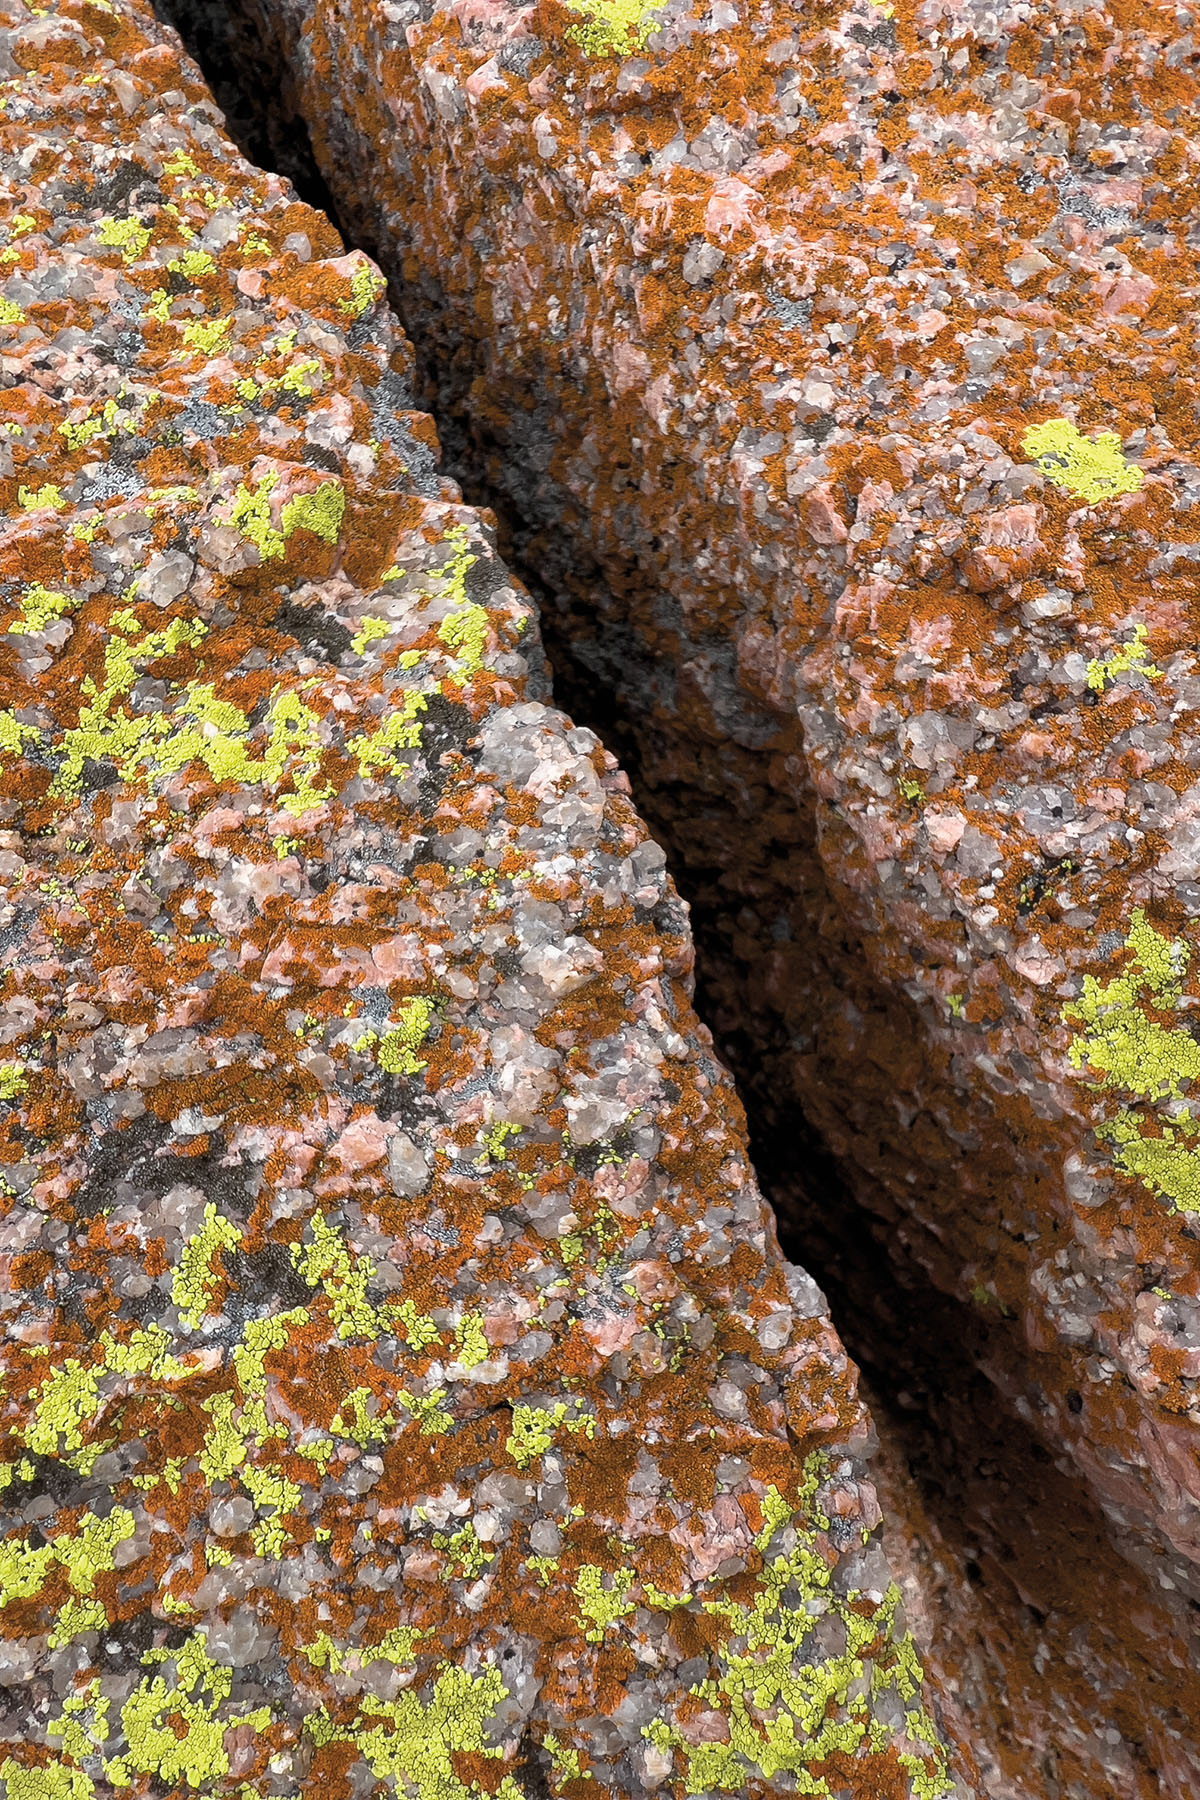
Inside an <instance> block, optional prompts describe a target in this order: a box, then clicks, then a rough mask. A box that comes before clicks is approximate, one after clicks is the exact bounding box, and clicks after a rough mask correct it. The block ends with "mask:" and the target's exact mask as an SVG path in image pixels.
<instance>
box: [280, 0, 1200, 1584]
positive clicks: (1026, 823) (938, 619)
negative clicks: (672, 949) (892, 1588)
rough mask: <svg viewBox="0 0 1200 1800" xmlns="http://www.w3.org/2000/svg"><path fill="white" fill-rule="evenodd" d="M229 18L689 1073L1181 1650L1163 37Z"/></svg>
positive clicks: (1178, 313)
mask: <svg viewBox="0 0 1200 1800" xmlns="http://www.w3.org/2000/svg"><path fill="white" fill-rule="evenodd" d="M255 11H256V13H257V16H258V17H259V18H260V19H261V21H262V28H263V32H264V34H265V36H264V41H265V43H266V44H267V51H266V54H267V56H268V57H269V58H270V59H271V60H272V61H278V62H280V63H281V64H282V65H283V67H284V68H285V69H286V71H287V80H288V83H289V84H290V92H291V93H292V95H293V98H294V101H295V104H296V105H297V107H298V108H299V111H300V114H301V115H302V116H303V118H304V119H305V121H306V123H307V126H308V129H309V131H310V133H311V138H312V143H313V148H314V152H315V155H316V160H317V164H318V167H319V168H320V170H321V172H322V174H323V175H324V177H325V179H326V180H327V181H328V183H329V186H330V189H331V192H332V193H333V195H334V197H335V200H336V203H337V206H338V209H339V214H340V216H341V218H342V220H343V225H344V228H345V229H346V230H348V231H349V232H350V233H351V234H352V235H353V236H354V238H355V240H356V241H359V242H363V243H366V244H370V245H373V246H374V248H375V252H376V254H377V255H378V256H379V258H380V261H381V265H382V266H383V267H384V268H385V269H386V270H387V272H388V273H389V275H390V277H391V278H392V281H393V286H394V290H395V292H396V295H397V305H398V307H399V309H400V312H401V316H402V317H403V318H404V320H405V323H406V325H407V327H408V329H409V330H410V333H411V335H412V336H413V338H414V341H415V342H416V343H417V344H418V345H419V346H420V353H421V358H422V367H423V371H424V375H423V379H424V383H425V387H424V397H425V399H426V402H427V403H428V404H429V405H431V406H432V407H433V408H434V409H435V410H436V412H437V416H438V419H439V427H440V429H441V430H442V433H443V438H444V440H445V441H446V443H447V445H448V451H449V465H450V466H451V467H453V468H455V470H456V471H457V472H459V473H460V474H462V476H463V479H464V480H467V478H468V475H469V477H470V479H471V480H472V481H475V482H478V484H479V485H480V487H481V488H482V489H485V490H486V491H488V492H491V493H494V494H496V495H499V496H503V497H504V499H505V505H506V508H511V513H512V516H513V519H514V520H517V521H520V523H519V524H514V525H513V527H512V535H511V544H512V546H513V547H514V548H515V549H517V550H518V551H519V552H520V555H521V566H522V567H523V568H524V567H526V566H533V567H537V568H538V569H539V570H541V571H542V572H543V574H544V578H545V582H546V587H547V591H548V594H549V603H550V605H551V606H557V607H558V608H559V609H560V611H561V613H562V624H561V629H562V631H563V634H564V636H565V637H566V638H567V639H568V640H569V641H570V643H571V645H572V648H573V651H574V653H575V654H576V655H577V657H578V658H580V659H581V661H582V663H583V664H584V666H585V667H586V668H588V669H589V670H590V671H591V672H592V673H593V675H594V678H595V680H596V681H597V683H598V684H601V685H603V686H604V687H606V689H607V690H608V692H609V693H610V694H611V695H612V696H614V697H615V701H616V704H617V706H618V707H619V710H620V713H621V716H622V717H623V719H624V720H625V721H626V725H627V727H628V731H629V735H630V738H631V739H633V740H636V742H637V743H638V744H639V746H640V752H639V754H640V761H641V768H642V771H643V773H644V774H645V775H646V776H647V786H646V788H645V790H644V792H645V793H646V796H647V805H648V807H649V808H650V810H651V811H652V813H653V816H654V817H655V818H660V817H666V816H667V815H668V814H671V815H672V816H673V817H674V819H675V820H676V822H677V823H676V835H675V846H676V848H677V850H678V851H679V853H680V855H681V858H682V861H683V862H684V863H686V865H687V867H688V871H689V881H690V882H691V883H692V884H693V886H694V887H695V888H697V889H699V888H702V887H704V886H705V885H707V887H708V889H709V891H710V893H715V894H716V896H717V900H716V902H715V903H714V904H715V905H717V906H719V905H720V903H721V901H722V900H723V901H724V906H725V914H726V919H727V923H728V932H727V940H728V944H729V946H730V948H729V952H728V954H729V956H730V957H731V959H732V960H733V962H734V963H737V964H738V965H739V980H738V982H737V983H735V984H733V985H731V987H730V989H729V991H728V993H727V994H726V1005H725V1008H724V1012H723V1016H720V1017H718V1016H714V1017H713V1020H712V1022H713V1026H714V1029H715V1030H716V1031H717V1035H718V1038H719V1039H721V1040H722V1041H723V1039H724V1037H725V1036H726V1035H732V1034H734V1033H739V1032H740V1033H741V1034H743V1036H744V1038H745V1040H746V1041H747V1042H748V1043H749V1044H750V1045H751V1046H755V1045H757V1046H759V1047H760V1049H761V1052H762V1055H761V1063H762V1066H763V1069H764V1071H765V1073H764V1084H765V1085H766V1086H768V1087H769V1089H770V1092H769V1093H768V1094H767V1095H766V1097H765V1098H764V1100H763V1106H764V1108H765V1109H766V1110H767V1111H768V1112H770V1111H771V1110H772V1109H773V1110H774V1113H775V1116H776V1118H777V1119H778V1120H780V1121H781V1122H782V1128H783V1129H786V1128H787V1121H788V1119H789V1116H790V1117H792V1118H793V1119H794V1117H795V1114H796V1111H797V1109H800V1110H802V1112H803V1115H804V1117H805V1119H806V1120H807V1122H808V1124H809V1126H810V1127H811V1128H812V1129H813V1130H814V1131H815V1132H816V1133H817V1134H819V1136H820V1138H821V1139H822V1141H823V1142H824V1143H825V1144H827V1145H828V1146H830V1147H831V1148H832V1150H833V1151H834V1153H835V1154H836V1156H837V1158H838V1160H839V1162H840V1164H841V1166H842V1168H843V1169H844V1170H845V1171H846V1173H847V1177H848V1179H849V1181H850V1184H851V1187H852V1189H853V1192H854V1194H855V1196H856V1198H857V1200H858V1201H859V1202H860V1203H861V1205H862V1206H863V1207H864V1208H866V1209H867V1212H868V1213H870V1214H873V1215H874V1216H876V1217H877V1218H880V1219H882V1220H883V1221H884V1227H885V1230H886V1231H887V1232H888V1233H890V1234H892V1235H893V1236H894V1237H895V1238H896V1240H897V1241H899V1242H901V1243H903V1245H904V1246H905V1247H906V1250H907V1251H908V1252H909V1253H911V1254H912V1255H913V1256H914V1257H915V1259H916V1260H917V1261H918V1263H919V1264H920V1265H921V1266H922V1267H923V1269H924V1270H925V1272H926V1275H927V1277H928V1279H929V1280H930V1281H931V1282H932V1283H933V1284H935V1285H936V1286H937V1287H938V1288H940V1289H941V1290H942V1291H943V1292H945V1293H946V1294H948V1295H952V1296H954V1297H956V1298H957V1299H958V1300H959V1301H960V1302H961V1303H962V1304H963V1306H964V1307H967V1308H974V1309H976V1310H977V1311H979V1312H980V1313H985V1314H986V1313H990V1314H991V1315H992V1316H993V1317H994V1319H995V1320H996V1321H997V1323H996V1326H995V1328H994V1329H993V1330H992V1331H991V1335H990V1338H989V1350H988V1355H987V1359H986V1367H987V1371H988V1373H989V1375H990V1376H991V1378H992V1379H993V1381H994V1382H995V1383H996V1385H997V1386H998V1388H999V1389H1000V1391H1001V1392H1002V1393H1003V1394H1004V1395H1005V1396H1006V1397H1007V1399H1008V1401H1009V1403H1010V1404H1011V1405H1013V1406H1014V1407H1015V1408H1016V1409H1017V1410H1018V1412H1020V1413H1021V1414H1022V1416H1024V1417H1025V1418H1027V1419H1028V1420H1029V1421H1030V1422H1031V1423H1032V1424H1033V1425H1034V1426H1035V1427H1036V1428H1037V1430H1038V1431H1039V1432H1040V1433H1041V1434H1042V1435H1043V1437H1044V1438H1045V1440H1046V1441H1048V1442H1049V1443H1051V1444H1052V1445H1053V1446H1054V1447H1055V1448H1056V1449H1061V1450H1065V1451H1066V1452H1067V1453H1068V1454H1069V1456H1070V1457H1071V1458H1072V1459H1073V1461H1074V1464H1075V1466H1076V1468H1077V1469H1078V1470H1079V1471H1080V1472H1081V1474H1082V1475H1083V1476H1084V1477H1085V1479H1086V1481H1087V1483H1088V1484H1089V1486H1090V1489H1091V1491H1092V1493H1093V1494H1094V1495H1095V1497H1096V1498H1097V1500H1098V1501H1099V1503H1100V1504H1101V1505H1102V1507H1103V1508H1104V1512H1105V1516H1106V1517H1107V1518H1108V1520H1109V1521H1110V1523H1111V1525H1112V1529H1113V1531H1114V1533H1115V1536H1116V1538H1117V1540H1118V1541H1119V1543H1120V1544H1121V1546H1122V1548H1123V1550H1124V1552H1125V1553H1126V1554H1127V1555H1128V1556H1129V1557H1130V1558H1132V1559H1133V1560H1134V1561H1135V1562H1136V1563H1137V1564H1138V1566H1139V1567H1140V1568H1141V1570H1142V1571H1143V1574H1144V1576H1145V1578H1146V1580H1147V1581H1148V1583H1149V1584H1150V1589H1151V1590H1152V1591H1153V1592H1155V1593H1167V1594H1174V1595H1176V1596H1178V1597H1180V1599H1181V1600H1182V1599H1183V1598H1185V1597H1186V1599H1188V1600H1190V1601H1191V1602H1193V1603H1195V1602H1196V1601H1197V1600H1200V1569H1198V1567H1197V1564H1198V1562H1200V1475H1198V1474H1197V1470H1198V1468H1200V1461H1198V1457H1197V1452H1198V1450H1200V1439H1198V1433H1197V1426H1198V1424H1200V1407H1198V1395H1197V1380H1198V1379H1200V1349H1198V1347H1197V1346H1198V1345H1200V1336H1198V1335H1197V1333H1198V1330H1200V1310H1198V1309H1200V1267H1198V1259H1197V1254H1196V1235H1195V1231H1196V1226H1195V1221H1196V1218H1197V1215H1198V1214H1200V1176H1198V1170H1200V1159H1198V1151H1197V1130H1198V1127H1197V1125H1196V1123H1195V1119H1196V1100H1195V1098H1194V1094H1195V1092H1196V1089H1195V1083H1196V1079H1197V1077H1198V1076H1200V1050H1197V1048H1196V1044H1195V1042H1194V1037H1193V1030H1194V1027H1193V1025H1192V1022H1191V1019H1192V1014H1193V1012H1194V1010H1195V1008H1196V1006H1197V1004H1198V1003H1200V982H1198V979H1197V971H1198V965H1197V958H1196V944H1197V941H1198V940H1197V933H1196V928H1195V925H1194V918H1195V916H1196V914H1197V912H1198V911H1200V860H1198V858H1200V829H1198V828H1197V824H1196V815H1197V810H1198V801H1197V795H1198V793H1200V787H1198V783H1197V774H1196V769H1197V763H1198V761H1200V729H1198V727H1197V723H1196V720H1197V709H1198V707H1200V683H1198V678H1197V662H1196V653H1195V625H1194V616H1195V576H1194V572H1193V568H1194V562H1195V558H1196V555H1197V547H1196V546H1197V539H1196V538H1193V536H1192V535H1191V534H1192V532H1193V531H1194V530H1195V529H1196V527H1195V525H1194V522H1193V514H1194V511H1195V505H1196V502H1197V499H1198V498H1200V467H1198V465H1197V442H1196V438H1197V427H1196V416H1197V415H1196V406H1195V394H1194V376H1193V374H1192V372H1191V366H1190V363H1189V360H1188V358H1189V351H1188V344H1189V343H1190V341H1191V339H1190V325H1189V319H1190V314H1191V311H1192V310H1193V300H1194V294H1195V292H1196V289H1197V285H1198V280H1200V271H1198V270H1197V265H1196V254H1197V247H1196V243H1195V231H1194V225H1193V221H1192V205H1191V193H1192V187H1193V182H1192V171H1193V168H1194V163H1195V126H1196V120H1197V115H1198V100H1200V95H1198V90H1197V76H1196V63H1195V57H1196V51H1195V39H1194V25H1195V18H1194V15H1193V13H1192V12H1191V11H1190V10H1188V9H1187V8H1186V7H1182V6H1176V5H1174V4H1160V3H1152V4H1149V5H1142V6H1138V7H1137V8H1133V7H1131V6H1129V5H1127V4H1125V0H1110V3H1108V4H1101V5H1091V4H1088V5H1086V6H1081V5H1067V6H1064V5H1062V4H1061V0H1054V3H1053V4H1051V0H1033V3H1030V0H1019V3H1013V4H1007V5H1006V4H998V5H988V6H983V5H970V4H966V3H965V0H940V3H936V0H924V3H922V4H917V3H916V0H896V4H894V5H892V4H887V5H879V4H873V3H872V0H854V3H853V4H843V3H841V0H836V3H833V4H821V5H816V6H803V7H801V6H798V5H783V6H779V5H776V4H770V5H765V4H762V3H761V0H741V3H739V4H734V3H732V0H717V3H716V4H714V5H713V6H712V7H711V8H701V9H697V8H695V7H693V6H692V5H691V4H690V0H667V4H665V5H663V6H660V7H656V8H653V9H645V8H643V9H642V10H640V11H639V9H638V7H637V6H636V5H629V6H618V5H608V6H602V5H600V4H599V3H598V0H597V4H595V5H587V4H585V0H579V3H578V4H571V5H562V4H559V0H537V3H536V4H533V5H530V6H524V7H509V6H497V5H490V4H486V3H480V4H472V5H471V6H469V7H467V6H464V5H462V4H459V3H455V4H440V5H439V4H436V0H257V3H256V8H255ZM499 504H500V503H499V501H498V502H497V507H499ZM506 548H507V546H506ZM651 788H654V789H656V795H655V799H654V803H653V805H652V806H651V803H650V799H649V793H650V789H651ZM738 1009H740V1011H739V1010H738ZM1006 1321H1007V1323H1005V1322H1006ZM1193 1339H1196V1342H1195V1343H1193Z"/></svg>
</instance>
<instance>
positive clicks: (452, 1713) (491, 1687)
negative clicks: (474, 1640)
mask: <svg viewBox="0 0 1200 1800" xmlns="http://www.w3.org/2000/svg"><path fill="white" fill-rule="evenodd" d="M507 1698H508V1689H507V1688H506V1687H505V1685H504V1682H503V1680H502V1678H501V1675H500V1671H499V1670H498V1669H497V1668H495V1667H490V1666H489V1667H485V1668H483V1669H481V1670H480V1671H479V1673H478V1674H477V1675H472V1674H471V1673H470V1672H469V1671H468V1670H466V1669H461V1668H457V1667H453V1666H451V1667H443V1669H442V1670H441V1672H440V1673H439V1675H438V1677H437V1680H436V1682H435V1685H434V1690H433V1694H432V1696H431V1698H430V1699H429V1700H428V1701H423V1700H422V1699H421V1698H420V1695H419V1694H418V1693H416V1692H415V1691H414V1690H413V1689H411V1688H409V1689H406V1690H405V1691H404V1692H402V1693H400V1694H398V1695H397V1696H396V1697H395V1699H393V1700H381V1699H379V1698H377V1697H376V1696H375V1695H373V1694H364V1695H363V1697H362V1699H361V1701H360V1702H359V1705H360V1712H359V1716H358V1718H357V1719H356V1720H355V1722H354V1724H353V1725H350V1726H346V1725H338V1724H336V1723H335V1722H334V1721H333V1719H331V1718H330V1716H329V1714H328V1713H326V1712H325V1711H321V1712H319V1713H317V1714H315V1715H313V1716H312V1717H311V1718H309V1719H308V1720H307V1721H306V1727H305V1728H306V1730H307V1732H308V1735H309V1737H310V1738H311V1739H312V1740H313V1742H314V1743H315V1744H317V1745H318V1746H324V1745H325V1744H334V1743H350V1744H353V1745H354V1746H355V1747H356V1749H357V1750H358V1753H359V1755H360V1756H362V1757H363V1758H364V1760H365V1761H366V1762H367V1764H368V1765H369V1767H370V1769H371V1772H372V1774H374V1776H375V1777H376V1779H377V1780H379V1781H386V1782H389V1783H391V1784H400V1788H399V1791H401V1792H403V1793H404V1795H405V1797H406V1800H475V1797H476V1796H478V1795H480V1794H482V1793H483V1792H484V1791H486V1792H488V1793H489V1794H493V1795H494V1796H495V1800H522V1797H521V1790H520V1788H518V1787H517V1785H516V1783H515V1782H514V1781H513V1780H512V1779H511V1778H510V1777H509V1776H507V1775H506V1776H505V1777H504V1778H503V1779H502V1780H501V1781H500V1782H499V1783H498V1784H495V1785H493V1784H492V1783H490V1782H489V1783H488V1786H487V1789H486V1790H484V1788H483V1787H482V1786H481V1784H480V1783H479V1782H477V1781H475V1780H469V1779H466V1778H464V1777H463V1776H461V1775H460V1774H459V1773H458V1772H457V1767H456V1759H457V1758H461V1757H467V1756H480V1757H487V1758H500V1757H502V1756H503V1754H504V1752H503V1751H502V1750H501V1749H499V1748H498V1747H497V1746H495V1745H493V1744H491V1743H489V1742H488V1736H487V1731H488V1725H489V1723H490V1721H491V1719H492V1717H493V1715H494V1714H495V1713H496V1711H497V1710H498V1708H499V1707H500V1706H501V1705H502V1704H503V1702H504V1701H505V1700H507Z"/></svg>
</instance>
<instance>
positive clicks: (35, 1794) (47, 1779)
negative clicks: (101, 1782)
mask: <svg viewBox="0 0 1200 1800" xmlns="http://www.w3.org/2000/svg"><path fill="white" fill-rule="evenodd" d="M0 1781H3V1783H4V1785H5V1788H6V1789H7V1791H8V1800H92V1796H93V1794H94V1793H95V1792H96V1784H95V1782H94V1781H93V1780H92V1779H91V1777H90V1775H88V1774H87V1773H86V1772H85V1771H84V1770H83V1769H71V1768H68V1767H67V1765H66V1763H61V1762H48V1763H37V1764H32V1765H31V1764H27V1763H19V1762H17V1761H16V1760H15V1759H14V1758H13V1757H11V1756H6V1757H5V1759H4V1761H3V1762H2V1763H0Z"/></svg>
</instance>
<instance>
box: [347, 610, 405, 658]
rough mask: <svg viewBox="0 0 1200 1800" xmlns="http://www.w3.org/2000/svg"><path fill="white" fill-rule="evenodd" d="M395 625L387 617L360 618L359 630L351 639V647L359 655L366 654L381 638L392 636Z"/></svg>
mask: <svg viewBox="0 0 1200 1800" xmlns="http://www.w3.org/2000/svg"><path fill="white" fill-rule="evenodd" d="M394 630H395V626H394V625H392V624H391V622H390V621H389V620H387V619H376V618H372V617H371V616H369V615H368V616H367V617H366V618H364V619H360V620H359V625H358V630H357V631H356V632H355V634H354V636H353V638H352V639H351V640H350V642H351V647H352V649H353V650H354V652H355V655H357V656H364V655H365V654H366V652H367V649H368V647H369V646H370V645H371V644H375V643H378V642H379V640H380V639H381V638H385V637H390V636H391V634H392V632H393V631H394Z"/></svg>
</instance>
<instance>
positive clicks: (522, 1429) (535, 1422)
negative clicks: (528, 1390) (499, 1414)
mask: <svg viewBox="0 0 1200 1800" xmlns="http://www.w3.org/2000/svg"><path fill="white" fill-rule="evenodd" d="M564 1429H565V1430H567V1431H570V1432H573V1433H578V1432H581V1431H582V1432H583V1434H584V1436H585V1437H588V1438H594V1437H595V1435H596V1421H595V1419H594V1418H593V1417H592V1415H591V1414H590V1413H583V1414H581V1415H580V1416H579V1417H577V1418H571V1419H569V1418H568V1417H567V1407H566V1404H565V1402H563V1401H562V1400H559V1401H557V1402H556V1403H555V1405H554V1406H552V1407H545V1406H526V1405H524V1404H523V1403H522V1404H520V1405H518V1406H514V1407H513V1417H512V1431H511V1433H510V1435H509V1437H508V1438H507V1440H506V1442H505V1445H504V1448H505V1449H506V1450H507V1451H508V1454H509V1455H510V1456H511V1457H512V1458H513V1460H514V1461H515V1463H516V1465H517V1467H518V1468H519V1469H527V1468H528V1467H529V1465H530V1463H531V1462H534V1461H535V1460H536V1459H537V1458H538V1457H539V1456H544V1455H545V1453H546V1451H547V1450H548V1449H549V1448H550V1446H551V1444H552V1443H553V1442H554V1435H555V1433H556V1432H557V1431H559V1430H564Z"/></svg>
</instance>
